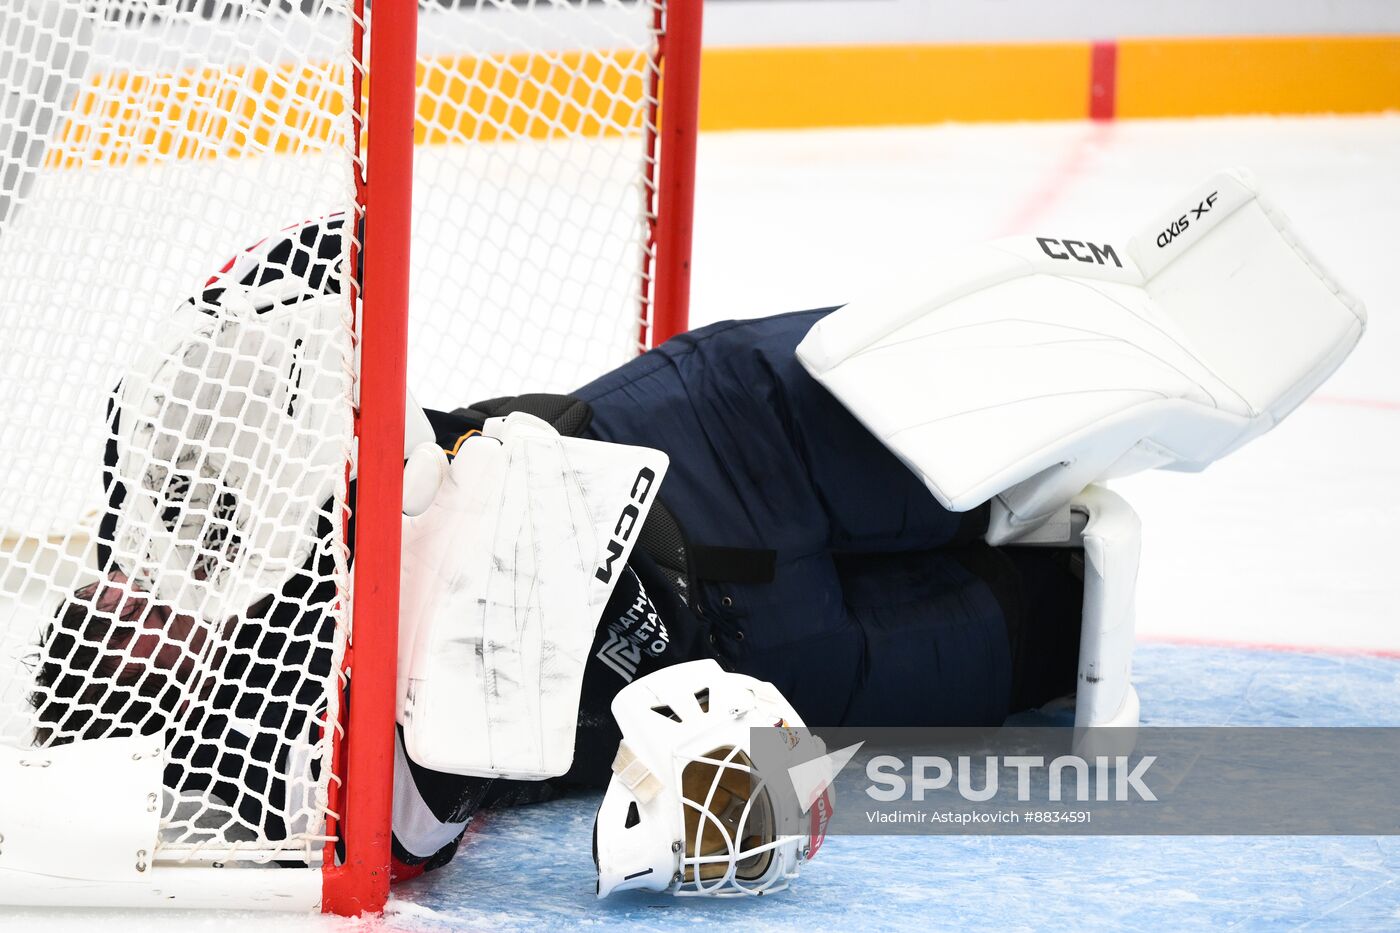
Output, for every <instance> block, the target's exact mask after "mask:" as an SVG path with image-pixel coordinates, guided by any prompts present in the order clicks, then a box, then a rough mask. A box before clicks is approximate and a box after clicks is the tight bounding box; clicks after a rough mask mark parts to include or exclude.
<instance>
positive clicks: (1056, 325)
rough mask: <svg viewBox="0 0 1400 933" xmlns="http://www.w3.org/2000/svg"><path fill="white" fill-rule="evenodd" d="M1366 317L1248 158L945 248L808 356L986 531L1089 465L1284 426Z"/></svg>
mask: <svg viewBox="0 0 1400 933" xmlns="http://www.w3.org/2000/svg"><path fill="white" fill-rule="evenodd" d="M1365 322H1366V315H1365V311H1364V309H1363V308H1362V306H1361V304H1360V303H1359V302H1357V301H1356V300H1354V299H1353V298H1351V297H1350V296H1348V295H1347V294H1346V293H1345V292H1343V291H1342V290H1341V289H1340V288H1339V287H1338V286H1337V284H1336V282H1335V281H1334V280H1333V279H1332V278H1331V277H1329V276H1328V274H1327V273H1326V272H1325V271H1324V270H1323V269H1322V268H1321V266H1320V265H1319V264H1318V263H1317V262H1316V260H1314V259H1313V258H1312V257H1311V256H1310V255H1309V254H1308V253H1307V252H1306V251H1305V250H1304V249H1303V248H1302V246H1301V245H1300V244H1299V243H1298V240H1297V238H1296V236H1295V235H1294V233H1293V231H1292V229H1291V227H1290V225H1289V223H1288V221H1287V219H1286V218H1285V217H1284V216H1283V215H1282V214H1281V213H1280V212H1279V211H1278V210H1276V209H1275V208H1274V207H1272V206H1271V205H1270V204H1269V203H1268V202H1267V201H1265V200H1264V199H1263V198H1262V197H1260V196H1259V195H1258V194H1257V192H1256V191H1255V190H1254V188H1253V186H1252V183H1251V182H1250V181H1249V179H1248V178H1247V177H1246V176H1245V175H1243V174H1223V175H1218V176H1216V177H1215V178H1212V179H1210V180H1209V181H1208V182H1207V183H1206V184H1204V185H1202V186H1201V187H1200V188H1198V189H1197V190H1195V191H1193V192H1191V193H1190V194H1189V195H1187V196H1186V197H1184V198H1181V199H1179V200H1178V201H1177V202H1176V203H1175V204H1173V205H1172V207H1171V209H1170V210H1169V211H1167V212H1165V213H1164V216H1163V217H1162V218H1161V219H1160V220H1159V221H1158V222H1155V223H1153V224H1152V225H1150V226H1149V227H1148V228H1147V230H1146V231H1144V232H1143V233H1141V234H1140V235H1138V236H1137V237H1134V238H1132V239H1131V240H1128V241H1126V242H1124V241H1117V240H1114V239H1112V238H1102V237H1083V238H1081V239H1078V240H1075V239H1067V238H1058V237H1057V238H1051V237H1016V238H1011V239H1007V240H1001V241H997V242H996V243H993V244H989V245H987V246H984V247H981V248H979V249H974V250H970V251H968V252H966V253H965V254H961V255H957V256H953V257H948V258H947V259H945V260H941V261H937V262H934V263H931V264H930V266H929V268H928V269H926V270H925V271H924V272H923V273H922V274H921V275H920V276H919V277H918V278H917V279H916V280H915V281H912V282H907V283H904V284H902V285H901V286H899V287H897V288H895V289H894V290H893V291H891V292H889V293H887V294H884V295H880V296H874V297H871V298H869V299H866V300H857V301H854V302H852V303H851V304H849V305H847V306H846V307H844V308H842V309H840V310H838V311H836V312H833V313H832V314H831V315H829V316H827V317H826V318H824V319H823V320H821V321H820V322H818V323H817V325H816V326H815V327H813V328H812V330H811V332H810V333H809V334H808V335H807V337H806V338H805V339H804V340H803V341H802V343H801V345H800V346H799V347H798V349H797V355H798V358H799V359H800V360H801V362H802V364H803V365H804V366H805V367H806V369H807V370H808V372H810V373H811V374H812V376H813V377H814V378H816V379H817V380H818V381H819V382H821V383H822V384H823V385H824V386H826V388H827V389H829V390H830V391H831V392H832V394H833V395H835V396H836V397H837V398H838V399H840V400H841V402H842V403H843V404H844V405H845V406H846V407H847V408H848V409H850V411H851V412H852V413H853V414H854V415H855V416H856V418H858V419H859V420H860V421H861V422H862V423H863V424H864V425H865V426H866V427H867V428H869V429H870V431H871V432H872V433H873V434H874V435H875V436H876V437H878V438H879V439H880V440H881V441H882V442H883V443H884V444H885V445H886V446H888V447H889V448H890V450H892V451H893V452H894V453H895V454H896V455H897V456H899V457H900V459H902V460H903V461H904V462H905V463H906V464H907V465H908V466H909V467H910V468H911V469H912V470H914V472H915V473H917V474H918V475H919V477H920V478H921V479H923V481H924V482H925V483H926V484H927V486H928V487H929V489H930V490H931V491H932V492H933V494H934V496H936V497H937V498H938V500H939V502H941V503H942V504H943V505H944V506H946V507H947V508H949V509H952V510H954V511H963V510H966V509H971V508H973V507H975V506H978V505H980V504H982V503H984V502H987V501H988V500H990V499H993V497H996V499H997V506H998V507H997V508H996V509H995V510H994V514H993V524H992V528H991V533H990V534H989V540H990V541H991V542H992V543H994V544H995V543H1000V542H1003V541H1009V540H1012V539H1015V538H1017V537H1019V536H1021V535H1022V534H1024V533H1025V532H1026V531H1027V530H1028V529H1031V528H1033V527H1035V526H1036V525H1037V524H1039V523H1041V522H1043V521H1046V520H1047V519H1049V518H1051V517H1053V516H1055V515H1057V514H1062V510H1063V508H1064V506H1065V505H1067V504H1068V503H1069V502H1070V500H1071V499H1072V498H1073V497H1074V496H1075V495H1076V494H1077V493H1078V492H1079V491H1080V490H1081V489H1083V488H1084V487H1085V486H1087V485H1088V484H1089V483H1092V482H1096V481H1098V480H1101V479H1106V478H1109V477H1113V476H1123V475H1126V474H1128V473H1132V472H1136V471H1138V470H1142V469H1148V468H1151V467H1165V468H1168V469H1175V470H1200V469H1203V468H1204V467H1205V466H1206V465H1208V464H1209V463H1211V462H1212V461H1214V460H1217V459H1219V458H1220V457H1223V456H1224V455H1226V454H1227V453H1229V452H1230V451H1232V450H1234V449H1235V448H1237V447H1239V446H1240V445H1241V444H1244V443H1246V442H1248V441H1249V440H1251V439H1253V438H1255V437H1257V436H1258V435H1260V434H1262V433H1264V432H1265V431H1267V430H1269V429H1270V428H1271V427H1273V425H1274V424H1276V423H1277V422H1278V421H1279V420H1281V419H1282V418H1283V417H1284V416H1285V415H1287V414H1288V413H1289V412H1290V411H1292V410H1293V408H1295V407H1296V406H1297V405H1298V404H1299V403H1300V402H1301V401H1302V400H1303V399H1305V398H1306V397H1307V396H1308V395H1309V394H1310V393H1311V392H1312V391H1313V390H1314V389H1316V388H1317V386H1318V385H1320V384H1321V383H1322V381H1323V380H1324V379H1326V378H1327V376H1329V375H1330V374H1331V373H1332V372H1333V370H1335V369H1336V368H1337V366H1338V365H1340V364H1341V362H1342V360H1343V359H1345V358H1346V356H1347V354H1348V353H1349V352H1350V351H1351V348H1352V347H1353V346H1354V345H1355V344H1356V342H1357V340H1358V339H1360V337H1361V333H1362V331H1363V329H1364V326H1365Z"/></svg>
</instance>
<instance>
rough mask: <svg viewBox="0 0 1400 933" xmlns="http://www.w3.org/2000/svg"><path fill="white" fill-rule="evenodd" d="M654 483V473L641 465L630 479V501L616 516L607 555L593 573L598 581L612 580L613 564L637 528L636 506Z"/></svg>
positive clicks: (642, 500)
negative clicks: (638, 470)
mask: <svg viewBox="0 0 1400 933" xmlns="http://www.w3.org/2000/svg"><path fill="white" fill-rule="evenodd" d="M654 485H656V473H655V472H654V471H653V470H652V469H651V468H650V467H642V469H641V472H639V473H638V474H637V478H636V479H634V480H633V481H632V501H631V502H629V503H627V505H626V506H624V507H623V509H622V514H621V515H619V516H618V517H617V524H616V525H614V526H613V536H612V540H610V541H609V542H608V556H607V558H606V559H605V560H604V561H603V564H602V566H601V567H599V568H598V569H597V571H595V572H594V574H593V576H595V577H597V578H598V580H599V581H600V582H603V583H611V582H612V578H613V569H614V568H613V565H614V564H616V563H617V559H618V558H619V557H621V556H622V552H623V550H624V549H625V548H626V547H627V542H628V541H630V540H631V539H632V533H633V532H634V531H636V530H637V519H638V518H640V517H641V514H642V511H641V509H640V508H638V506H642V505H645V504H646V501H647V496H649V495H651V488H652V486H654Z"/></svg>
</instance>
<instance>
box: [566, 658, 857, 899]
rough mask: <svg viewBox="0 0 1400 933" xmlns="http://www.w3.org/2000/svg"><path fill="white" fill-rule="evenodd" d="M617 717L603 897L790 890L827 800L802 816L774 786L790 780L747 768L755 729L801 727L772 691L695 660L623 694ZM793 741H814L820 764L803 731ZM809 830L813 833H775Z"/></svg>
mask: <svg viewBox="0 0 1400 933" xmlns="http://www.w3.org/2000/svg"><path fill="white" fill-rule="evenodd" d="M612 711H613V716H614V717H615V718H616V719H617V723H618V726H619V727H620V728H621V730H622V743H621V745H620V746H619V748H618V754H617V759H616V760H615V761H614V763H613V777H612V781H611V782H610V783H609V785H608V790H607V794H606V795H605V796H604V798H603V803H602V805H601V806H600V807H599V809H598V816H597V819H596V821H595V823H594V827H593V858H594V862H595V863H596V866H597V869H598V896H599V897H606V896H607V895H609V894H611V893H613V892H615V891H625V890H633V889H635V890H647V891H665V892H669V893H671V894H675V895H678V896H684V895H711V896H738V895H750V894H753V895H757V894H771V893H773V892H775V891H781V890H782V889H784V888H786V887H787V886H788V883H789V881H791V880H792V879H793V878H795V877H796V876H797V873H798V868H799V866H800V865H801V863H802V861H803V860H804V859H806V858H810V857H811V855H812V853H813V852H814V851H815V850H816V848H817V846H819V845H820V844H821V834H822V833H823V832H824V830H825V817H827V816H829V813H830V799H829V797H826V796H823V797H822V803H821V806H820V807H814V808H810V809H811V810H812V813H811V814H810V816H809V814H808V813H807V810H808V809H809V808H805V807H800V806H799V804H798V801H797V796H796V794H794V793H791V792H790V791H791V788H790V786H784V785H782V784H781V783H780V782H784V781H788V780H789V778H788V775H787V774H786V773H779V774H760V773H759V771H758V768H757V767H756V766H755V765H754V760H753V757H752V755H751V752H752V749H751V747H750V746H751V736H752V733H751V731H750V730H751V729H753V728H756V727H775V726H776V727H780V728H784V729H789V730H791V729H798V730H800V729H801V727H802V721H801V719H800V718H799V717H798V715H797V713H796V711H795V710H794V709H793V708H792V705H791V704H789V703H788V702H787V700H786V699H784V698H783V696H782V694H781V693H779V692H778V689H777V688H776V687H774V686H773V685H772V684H770V683H766V682H764V681H761V680H756V679H754V678H752V677H746V676H744V675H742V674H730V673H726V672H725V671H724V670H723V669H722V668H721V667H720V666H719V665H718V664H716V663H715V662H714V661H709V660H706V661H692V662H689V663H686V664H678V665H675V666H673V667H668V668H664V669H662V670H660V671H657V672H655V673H652V674H649V675H647V676H646V677H643V678H641V679H640V680H638V681H636V682H635V683H632V684H630V685H628V686H627V687H625V688H623V689H622V690H621V691H620V692H619V693H618V694H617V696H616V697H615V698H614V699H613V703H612ZM788 734H789V735H791V736H792V737H793V738H792V741H794V742H795V741H805V742H809V743H812V744H813V746H814V753H815V754H820V753H821V752H822V751H824V749H823V748H821V747H820V745H821V740H820V739H817V738H816V737H814V736H811V735H810V734H807V733H805V730H803V731H802V732H801V733H799V732H789V733H788ZM799 735H801V738H799ZM818 810H820V812H821V817H822V819H821V820H820V821H818V820H817V819H816V818H815V817H816V813H817V811H818ZM799 811H800V812H799ZM809 822H810V824H811V826H812V829H811V831H809V832H808V831H804V832H802V833H800V834H787V835H782V834H780V831H781V830H782V829H783V828H787V829H788V830H791V829H792V828H793V827H795V826H805V825H807V824H808V823H809Z"/></svg>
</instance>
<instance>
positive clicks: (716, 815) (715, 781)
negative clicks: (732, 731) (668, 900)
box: [675, 746, 796, 894]
mask: <svg viewBox="0 0 1400 933" xmlns="http://www.w3.org/2000/svg"><path fill="white" fill-rule="evenodd" d="M680 786H681V800H680V802H681V807H682V809H683V820H684V825H685V841H684V845H683V847H682V850H681V851H682V855H681V881H680V884H679V886H678V887H677V889H676V892H675V893H677V894H718V893H722V892H724V890H725V889H726V888H735V889H741V891H740V890H736V891H735V892H734V893H741V892H742V893H752V894H761V893H764V892H765V891H767V890H770V889H773V887H774V885H779V886H781V887H785V886H786V885H787V881H788V878H789V877H790V876H791V874H795V872H793V873H789V872H787V871H781V872H779V871H773V869H774V868H781V867H783V866H781V865H778V864H775V863H780V862H782V861H783V859H782V857H781V856H780V854H779V853H778V850H779V849H780V848H781V847H782V846H783V845H784V844H785V843H786V842H789V841H791V840H795V839H796V837H785V838H780V837H779V836H778V835H777V832H776V829H777V824H776V820H775V818H774V812H773V798H772V795H771V794H770V793H769V792H768V787H767V785H766V783H765V782H764V780H763V778H762V777H761V776H760V775H759V774H758V773H757V771H756V770H755V769H754V766H753V762H752V761H751V760H750V758H749V756H748V755H747V754H745V753H744V751H743V750H742V749H740V748H737V747H735V746H730V747H728V748H716V749H714V750H712V751H710V752H708V753H706V754H705V755H704V756H702V757H699V758H693V759H691V760H690V761H689V762H688V763H686V764H685V765H684V766H683V767H682V768H681V779H680Z"/></svg>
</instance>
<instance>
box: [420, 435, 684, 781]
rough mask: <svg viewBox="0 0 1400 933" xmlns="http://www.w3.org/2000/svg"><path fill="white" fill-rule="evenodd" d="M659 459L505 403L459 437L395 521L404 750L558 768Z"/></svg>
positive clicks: (483, 767)
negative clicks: (500, 413) (424, 500)
mask: <svg viewBox="0 0 1400 933" xmlns="http://www.w3.org/2000/svg"><path fill="white" fill-rule="evenodd" d="M667 465H668V460H667V457H666V455H665V454H663V453H661V452H660V451H656V450H650V449H647V448H644V447H631V446H626V445H621V444H607V443H602V442H599V441H590V440H583V439H579V438H572V437H561V436H560V435H559V434H558V433H557V432H556V431H555V430H554V429H553V428H551V427H550V426H549V425H548V424H546V423H545V422H543V421H541V420H540V419H538V418H535V417H533V416H530V415H527V414H523V413H520V412H516V413H513V414H511V415H509V416H507V417H505V418H493V419H491V420H489V421H487V422H486V426H485V429H484V431H483V433H482V435H481V436H478V437H471V438H469V439H468V440H467V441H466V442H465V443H464V444H463V445H462V447H461V449H460V451H459V452H458V454H457V456H456V458H455V459H454V460H453V461H452V464H451V466H450V469H449V473H448V476H447V478H446V480H445V482H444V483H443V484H442V488H441V489H440V490H439V492H438V495H437V497H436V499H435V500H434V501H433V503H432V506H431V507H430V508H429V509H428V510H427V511H426V512H425V513H424V514H423V515H422V516H420V517H416V518H413V517H410V518H406V519H405V524H404V545H403V581H402V590H401V593H402V595H401V607H400V619H401V627H400V641H399V685H398V697H399V706H398V718H399V722H400V724H401V725H402V726H403V733H404V744H405V751H406V752H407V753H408V756H409V757H410V758H411V759H412V760H413V761H415V762H416V763H418V764H419V765H421V766H423V767H425V768H430V769H432V770H434V771H443V772H447V773H450V774H461V775H471V776H479V777H505V778H512V779H516V780H543V779H546V778H551V777H557V776H559V775H562V774H564V773H565V772H566V771H568V769H569V766H570V765H571V763H572V762H573V752H574V735H575V728H576V726H577V719H578V708H579V693H580V690H581V688H582V684H583V670H584V663H585V661H586V659H587V657H588V651H589V648H590V647H591V645H592V643H593V636H594V633H595V630H596V628H597V625H598V620H599V618H600V616H601V614H602V611H603V608H604V606H605V605H606V604H607V601H608V597H609V595H610V594H611V593H612V590H613V587H614V585H615V584H616V582H617V579H618V577H619V576H620V574H621V573H622V571H623V568H624V567H625V566H626V563H627V558H628V556H629V554H630V553H631V550H632V546H633V544H634V543H635V542H636V540H637V538H638V536H639V532H640V530H641V527H642V523H643V522H644V521H645V520H646V516H647V513H648V511H649V510H650V508H651V506H652V504H653V503H654V502H655V501H656V494H657V491H658V490H659V488H660V485H661V481H662V479H663V477H664V476H665V472H666V468H667Z"/></svg>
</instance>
